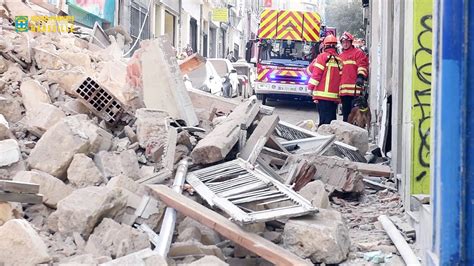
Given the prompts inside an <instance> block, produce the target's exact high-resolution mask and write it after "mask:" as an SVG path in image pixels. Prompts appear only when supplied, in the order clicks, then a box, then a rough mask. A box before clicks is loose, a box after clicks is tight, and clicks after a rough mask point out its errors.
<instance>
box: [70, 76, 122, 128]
mask: <svg viewBox="0 0 474 266" xmlns="http://www.w3.org/2000/svg"><path fill="white" fill-rule="evenodd" d="M75 92H76V94H77V95H78V96H79V97H81V98H82V99H83V100H84V101H85V103H86V105H87V106H88V107H89V109H91V110H92V111H93V112H94V113H95V114H96V115H97V116H99V117H100V118H102V119H104V120H105V121H106V122H108V123H110V124H115V123H116V122H117V121H118V120H119V119H120V116H121V115H122V113H123V112H124V109H123V107H122V104H121V103H120V102H119V101H118V100H117V99H116V98H115V97H114V96H113V95H112V94H111V93H110V92H109V91H108V90H107V89H105V88H104V87H102V86H100V85H99V84H98V83H97V82H96V81H94V80H93V79H91V78H90V77H87V78H86V79H85V80H84V81H83V82H81V84H79V86H78V87H77V88H76V91H75Z"/></svg>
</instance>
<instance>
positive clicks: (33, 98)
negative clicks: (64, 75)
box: [20, 79, 51, 112]
mask: <svg viewBox="0 0 474 266" xmlns="http://www.w3.org/2000/svg"><path fill="white" fill-rule="evenodd" d="M20 92H21V97H22V99H23V105H24V106H25V108H26V111H27V112H32V111H33V110H35V109H36V108H37V107H39V104H41V103H47V104H49V103H51V99H50V98H49V94H48V91H47V89H46V88H45V87H43V85H41V83H39V82H38V81H36V80H33V79H30V80H26V81H23V82H22V83H21V86H20Z"/></svg>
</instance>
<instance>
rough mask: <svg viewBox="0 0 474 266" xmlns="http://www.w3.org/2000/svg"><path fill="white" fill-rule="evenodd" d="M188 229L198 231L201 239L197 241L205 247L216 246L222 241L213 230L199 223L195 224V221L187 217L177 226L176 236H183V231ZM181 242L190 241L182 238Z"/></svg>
mask: <svg viewBox="0 0 474 266" xmlns="http://www.w3.org/2000/svg"><path fill="white" fill-rule="evenodd" d="M188 228H196V229H198V230H199V233H200V235H201V238H200V239H197V240H198V241H200V242H201V243H203V244H205V245H216V244H217V243H220V242H221V241H222V239H221V237H220V236H219V234H218V233H216V232H215V231H214V230H212V229H210V228H209V227H206V226H204V225H202V224H201V223H198V222H196V221H195V220H193V219H191V218H189V217H186V218H184V220H183V221H182V222H181V223H180V224H179V226H178V235H181V234H185V231H186V230H188ZM183 240H190V239H185V238H184V239H183Z"/></svg>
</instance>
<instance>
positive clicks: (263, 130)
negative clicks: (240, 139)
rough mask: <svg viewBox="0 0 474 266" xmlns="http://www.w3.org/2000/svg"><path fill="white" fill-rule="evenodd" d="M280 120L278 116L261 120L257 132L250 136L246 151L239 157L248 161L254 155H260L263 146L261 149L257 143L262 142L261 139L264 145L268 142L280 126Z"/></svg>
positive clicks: (245, 147) (265, 117)
mask: <svg viewBox="0 0 474 266" xmlns="http://www.w3.org/2000/svg"><path fill="white" fill-rule="evenodd" d="M279 120H280V119H279V118H278V116H277V115H270V116H264V117H263V118H262V120H260V122H259V123H258V125H257V127H256V128H255V130H254V131H253V132H252V135H250V138H249V139H248V140H247V143H246V144H245V146H244V149H243V150H242V151H241V152H240V155H239V157H240V158H242V159H244V160H248V159H249V158H250V157H251V155H252V153H257V154H259V153H260V151H261V149H262V148H263V146H262V147H259V146H258V145H257V143H258V142H259V141H260V139H261V138H263V144H265V143H266V142H267V140H268V138H269V137H270V135H271V134H272V132H273V130H275V127H276V125H277V124H278V121H279ZM256 149H257V150H256ZM258 149H260V150H258ZM256 157H257V156H255V160H256ZM252 163H254V162H252Z"/></svg>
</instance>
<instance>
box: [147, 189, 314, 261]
mask: <svg viewBox="0 0 474 266" xmlns="http://www.w3.org/2000/svg"><path fill="white" fill-rule="evenodd" d="M148 187H149V188H151V191H152V194H153V195H154V196H156V197H159V199H160V200H161V201H163V202H164V203H165V204H166V205H168V206H170V207H172V208H174V209H176V210H177V211H179V212H181V213H182V214H184V215H186V216H188V217H190V218H192V219H194V220H196V221H198V222H199V223H201V224H203V225H205V226H207V227H209V228H211V229H212V230H214V231H216V232H218V233H219V234H221V235H222V236H224V237H225V238H227V239H229V240H232V241H234V242H235V243H237V244H238V245H240V246H242V247H245V248H246V249H248V250H249V251H252V252H253V253H255V254H257V255H259V256H260V257H262V258H264V259H266V260H268V261H269V262H272V263H274V264H276V265H312V264H310V263H308V262H307V261H305V260H303V259H301V258H299V257H298V256H296V255H295V254H293V253H291V252H289V251H288V250H286V249H283V248H282V247H280V246H278V245H276V244H274V243H272V242H271V241H268V240H266V239H264V238H262V237H260V236H259V235H257V234H254V233H249V232H247V231H244V230H243V229H242V228H240V227H239V226H237V225H236V224H234V223H232V222H231V221H229V220H228V219H227V218H225V217H224V216H222V215H220V214H218V213H216V212H214V211H212V210H210V209H208V208H206V207H204V206H202V205H201V204H199V203H197V202H195V201H193V200H190V199H188V198H187V197H185V196H183V195H180V194H178V193H176V192H174V191H173V190H171V189H170V188H168V187H167V186H163V185H149V186H148Z"/></svg>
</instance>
